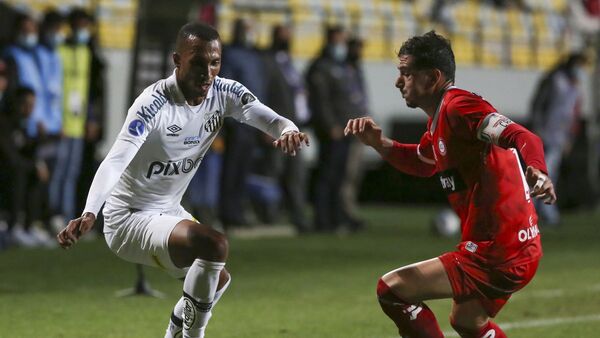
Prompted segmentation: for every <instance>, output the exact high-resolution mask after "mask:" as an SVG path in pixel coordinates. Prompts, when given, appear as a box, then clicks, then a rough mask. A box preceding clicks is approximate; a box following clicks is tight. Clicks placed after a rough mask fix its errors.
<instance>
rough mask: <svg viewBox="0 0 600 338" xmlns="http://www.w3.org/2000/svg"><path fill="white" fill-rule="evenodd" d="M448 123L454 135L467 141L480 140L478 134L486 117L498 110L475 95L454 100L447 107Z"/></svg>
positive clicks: (461, 96)
mask: <svg viewBox="0 0 600 338" xmlns="http://www.w3.org/2000/svg"><path fill="white" fill-rule="evenodd" d="M446 111H447V113H446V118H447V122H448V124H449V125H450V128H452V131H453V133H454V134H455V135H456V136H458V137H460V138H462V139H465V140H470V141H474V140H476V139H478V136H477V132H478V128H479V126H480V124H481V123H482V122H483V120H484V119H485V117H486V116H488V115H489V114H491V113H495V112H496V109H495V108H494V107H493V106H492V105H491V104H489V103H488V102H487V101H485V100H484V99H482V98H481V97H479V96H476V95H475V94H472V95H460V96H456V97H454V98H452V99H451V100H450V102H448V105H447V107H446Z"/></svg>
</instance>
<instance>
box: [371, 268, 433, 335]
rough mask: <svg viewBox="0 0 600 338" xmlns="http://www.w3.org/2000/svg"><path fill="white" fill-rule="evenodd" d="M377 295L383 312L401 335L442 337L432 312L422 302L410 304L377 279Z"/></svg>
mask: <svg viewBox="0 0 600 338" xmlns="http://www.w3.org/2000/svg"><path fill="white" fill-rule="evenodd" d="M377 297H378V299H379V305H380V306H381V309H382V310H383V312H384V313H385V314H386V315H387V316H388V317H390V319H391V320H393V321H394V323H395V324H396V326H397V327H398V332H399V333H400V335H401V336H403V337H411V338H443V337H444V335H443V333H442V331H441V330H440V327H439V325H438V322H437V320H436V319H435V315H434V314H433V312H432V311H431V310H430V309H429V307H427V305H425V303H423V302H419V303H416V304H410V303H407V302H405V301H403V300H402V299H400V298H399V297H398V296H396V295H395V294H394V293H393V292H392V291H391V289H390V287H389V286H388V285H387V284H386V283H385V282H384V281H383V280H382V279H379V282H378V284H377Z"/></svg>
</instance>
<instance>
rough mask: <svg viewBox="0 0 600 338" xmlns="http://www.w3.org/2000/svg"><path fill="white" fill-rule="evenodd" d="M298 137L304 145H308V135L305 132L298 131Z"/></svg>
mask: <svg viewBox="0 0 600 338" xmlns="http://www.w3.org/2000/svg"><path fill="white" fill-rule="evenodd" d="M300 139H301V140H302V141H303V142H304V144H306V146H307V147H308V146H310V140H309V139H308V135H306V134H305V133H300Z"/></svg>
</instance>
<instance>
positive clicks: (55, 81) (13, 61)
mask: <svg viewBox="0 0 600 338" xmlns="http://www.w3.org/2000/svg"><path fill="white" fill-rule="evenodd" d="M53 25H55V23H54V19H53V18H51V17H49V19H48V20H47V21H45V22H44V23H43V29H44V32H43V38H46V37H47V36H48V35H49V34H46V29H47V27H49V26H53ZM14 27H15V31H14V33H13V43H12V44H11V45H9V46H8V47H7V48H6V50H5V53H4V54H5V57H6V59H7V63H8V65H9V67H8V68H9V79H10V82H11V84H10V85H9V86H10V87H11V88H17V87H28V88H30V89H32V90H33V91H34V93H35V98H36V99H35V105H34V107H33V113H32V114H31V117H30V118H29V120H28V122H27V133H28V136H29V137H32V138H34V137H35V138H37V142H36V143H37V147H36V155H35V156H36V157H37V158H39V159H40V160H41V161H43V162H45V163H47V166H48V168H49V172H50V177H52V173H53V168H54V164H55V160H56V148H57V145H58V141H59V138H60V132H61V116H60V115H61V110H60V96H61V93H60V85H59V84H60V83H61V82H62V80H61V79H60V78H58V77H60V71H58V72H57V71H56V67H58V65H57V60H56V55H55V54H54V52H53V51H52V49H49V48H48V46H47V44H49V42H48V41H46V42H45V44H46V45H45V46H42V45H40V44H39V43H38V36H39V35H38V25H37V23H36V22H35V21H34V20H33V18H31V17H30V16H28V15H26V14H20V15H19V16H18V17H17V18H16V20H15V26H14ZM50 31H51V30H49V31H48V32H50ZM58 69H59V70H60V68H58ZM37 184H38V185H39V186H38V188H37V189H38V190H39V193H37V194H35V198H37V199H39V200H38V201H36V203H35V205H36V208H35V211H36V215H37V217H38V218H37V220H41V221H43V222H44V223H45V224H44V225H46V224H47V223H48V220H49V215H50V212H49V207H48V205H49V201H48V192H47V189H48V187H47V182H42V181H38V182H37ZM38 230H39V231H38ZM33 234H34V235H35V236H37V237H38V241H39V242H43V243H45V244H47V245H49V246H51V245H53V246H55V242H54V240H52V239H51V238H50V236H49V235H48V234H47V232H46V231H43V230H40V229H36V231H35V232H33Z"/></svg>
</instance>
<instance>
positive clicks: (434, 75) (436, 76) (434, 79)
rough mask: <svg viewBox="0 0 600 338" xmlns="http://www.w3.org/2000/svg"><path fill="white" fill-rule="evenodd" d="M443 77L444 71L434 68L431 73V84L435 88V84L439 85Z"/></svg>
mask: <svg viewBox="0 0 600 338" xmlns="http://www.w3.org/2000/svg"><path fill="white" fill-rule="evenodd" d="M442 77H443V74H442V71H441V70H439V69H437V68H434V69H432V70H431V72H430V73H429V80H430V81H431V82H430V84H431V85H432V86H434V85H435V84H437V83H438V82H439V81H440V80H441V79H442Z"/></svg>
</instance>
